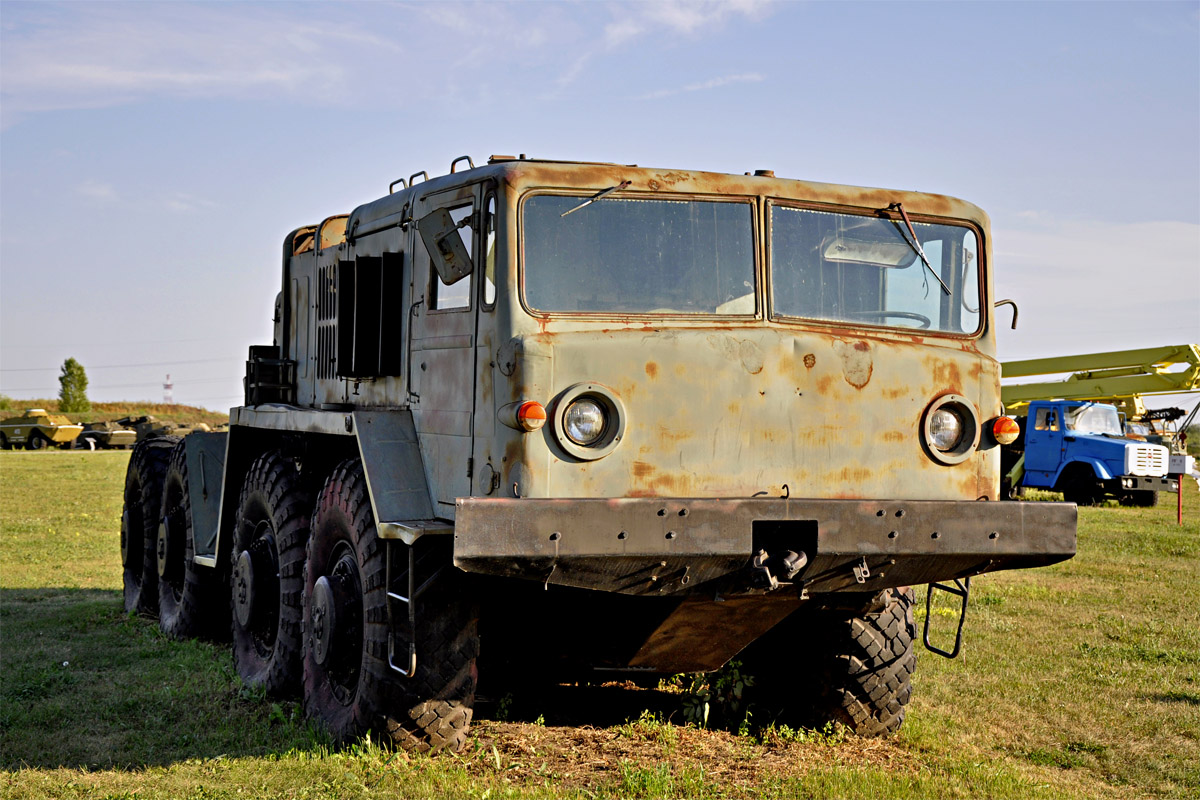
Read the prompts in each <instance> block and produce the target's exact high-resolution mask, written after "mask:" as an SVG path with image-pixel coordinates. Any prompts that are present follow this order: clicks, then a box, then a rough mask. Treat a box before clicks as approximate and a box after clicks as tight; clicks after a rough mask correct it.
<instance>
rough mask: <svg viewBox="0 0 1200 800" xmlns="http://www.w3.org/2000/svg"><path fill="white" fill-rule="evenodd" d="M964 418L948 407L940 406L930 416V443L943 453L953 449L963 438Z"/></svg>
mask: <svg viewBox="0 0 1200 800" xmlns="http://www.w3.org/2000/svg"><path fill="white" fill-rule="evenodd" d="M962 433H963V423H962V419H961V418H960V417H959V416H958V414H955V413H954V412H953V411H951V410H950V409H947V408H939V409H938V410H936V411H934V412H933V414H931V415H930V417H929V443H930V444H932V445H933V446H934V447H936V448H937V449H938V450H941V451H942V452H943V453H945V452H948V451H950V450H953V449H954V448H955V447H956V446H957V445H958V442H959V440H960V439H962Z"/></svg>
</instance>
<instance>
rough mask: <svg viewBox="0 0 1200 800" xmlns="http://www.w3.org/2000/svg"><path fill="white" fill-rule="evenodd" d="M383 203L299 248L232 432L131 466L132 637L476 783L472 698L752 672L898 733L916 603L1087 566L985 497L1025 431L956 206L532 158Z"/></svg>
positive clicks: (1068, 525)
mask: <svg viewBox="0 0 1200 800" xmlns="http://www.w3.org/2000/svg"><path fill="white" fill-rule="evenodd" d="M464 164H465V165H466V168H465V169H464V168H460V167H461V166H462V165H464ZM417 178H424V179H423V180H421V181H419V182H418V181H417ZM397 186H399V187H400V188H399V189H398V190H396V191H394V192H392V193H389V194H388V195H386V196H384V197H381V198H380V199H377V200H374V201H372V202H370V203H367V204H366V205H363V206H360V207H359V208H357V209H355V210H354V211H352V212H351V213H349V214H338V215H335V216H332V217H329V218H327V219H326V220H324V221H323V222H321V223H319V224H314V225H305V226H303V227H301V228H298V229H296V230H295V231H293V232H292V233H291V234H289V235H288V236H287V237H286V238H285V240H284V242H283V260H282V276H281V277H282V282H281V292H280V294H279V296H278V298H276V300H275V303H274V306H275V309H276V314H275V338H274V342H273V343H272V344H270V345H261V346H254V347H251V348H250V354H249V359H248V360H247V362H246V377H245V402H244V405H242V406H239V407H236V408H234V409H232V411H231V414H230V428H229V431H228V432H227V433H196V434H193V435H191V436H187V437H184V438H182V439H179V438H177V437H173V436H167V437H152V438H149V439H145V440H143V441H141V442H140V443H139V444H138V445H137V447H136V448H135V450H134V452H133V456H132V458H131V459H130V464H129V470H128V473H127V479H126V487H125V510H124V514H123V515H122V525H121V556H122V563H123V568H124V583H125V603H126V607H127V608H129V609H131V610H133V609H137V610H140V611H143V612H157V613H158V616H159V623H160V625H161V627H162V629H163V630H164V631H166V632H167V633H168V634H170V635H172V636H190V635H197V634H203V633H205V632H211V631H213V630H220V629H221V628H225V629H226V630H228V629H229V628H230V627H231V628H232V636H233V654H234V663H235V666H236V668H237V671H238V673H239V675H240V676H241V677H242V679H243V680H244V681H245V682H246V683H248V684H251V685H254V686H256V687H261V688H262V689H263V690H265V691H266V692H267V693H268V694H272V695H280V696H297V695H298V696H300V697H302V698H303V704H304V708H305V711H306V712H307V714H308V715H309V716H310V717H311V718H312V719H314V720H315V721H316V722H317V723H319V724H321V725H323V726H324V727H325V728H327V729H328V730H329V731H330V732H331V733H332V735H333V737H334V738H335V739H336V740H337V741H341V742H345V741H348V740H351V739H354V738H356V737H358V736H360V735H362V734H364V733H366V732H367V731H375V732H376V733H377V734H378V735H380V736H383V737H387V738H390V739H391V740H392V741H394V742H395V743H396V744H397V745H398V746H400V747H403V748H408V749H413V750H422V751H423V750H440V749H449V750H457V749H459V748H461V747H462V746H463V745H464V743H465V741H466V737H467V732H468V729H469V725H470V721H471V717H472V708H473V705H474V701H475V695H476V688H477V680H478V681H479V682H480V683H479V685H480V686H482V687H483V691H486V692H488V693H490V694H491V695H493V696H502V695H503V694H505V693H506V692H509V691H513V690H514V687H516V686H519V685H520V684H521V683H524V682H527V681H530V680H538V679H544V680H578V679H597V678H602V679H611V678H614V677H621V676H639V677H643V678H650V677H653V676H655V675H669V674H673V673H679V672H703V671H711V670H715V669H718V668H720V667H721V666H722V665H723V664H725V663H727V662H728V661H729V660H730V659H731V658H733V657H735V656H737V657H738V658H740V659H742V661H743V669H744V670H745V671H746V672H748V673H750V674H753V675H755V677H756V685H755V687H754V688H755V690H756V691H758V692H759V694H758V696H757V701H756V702H758V703H759V708H760V709H762V711H760V715H759V717H758V718H759V719H760V720H762V721H763V722H766V721H768V720H769V719H771V716H769V715H768V712H767V709H774V711H772V712H771V713H777V714H779V715H780V716H779V719H797V720H804V721H805V722H806V723H807V724H817V725H820V724H823V723H825V722H836V723H840V724H842V725H845V726H846V727H848V728H849V729H851V730H852V731H855V732H858V733H860V734H864V735H877V734H883V733H887V732H890V731H894V730H896V729H897V728H898V727H899V726H900V724H901V721H902V720H903V719H904V715H905V710H906V706H907V704H908V701H909V696H910V692H911V680H910V679H911V675H912V672H913V669H914V668H915V662H916V641H917V630H916V625H915V622H914V614H913V603H914V593H913V590H912V588H911V587H913V586H914V585H919V584H927V583H928V584H931V587H930V595H933V594H934V593H935V590H942V589H944V590H946V591H948V592H950V593H952V594H953V595H954V596H955V597H956V598H958V599H957V600H956V601H955V602H956V603H957V602H959V601H961V609H962V613H965V609H966V605H967V601H968V597H969V591H970V579H971V578H972V577H973V576H977V575H980V574H983V573H987V572H992V571H995V570H1002V569H1016V568H1026V567H1037V566H1042V565H1046V564H1053V563H1056V562H1059V561H1062V560H1064V559H1068V558H1070V557H1071V556H1072V555H1073V554H1074V552H1075V524H1076V507H1075V505H1074V504H1070V503H1037V504H1017V503H1000V502H986V501H996V500H998V499H999V491H1000V490H999V478H1000V474H999V469H1000V450H999V445H1000V443H1001V442H1003V441H1006V440H1008V439H1009V437H1010V436H1011V435H1013V429H1012V421H1011V419H1008V418H1007V417H1003V416H1002V414H1003V408H1002V406H1001V402H1000V366H999V363H998V362H997V360H996V352H995V350H996V343H995V332H994V331H995V324H994V315H993V295H992V276H993V272H994V269H995V267H994V264H993V261H992V241H991V232H990V224H989V221H988V218H987V216H986V215H985V214H984V213H983V211H981V210H980V209H979V208H977V207H975V206H973V205H971V204H970V203H966V202H963V201H961V200H956V199H954V198H950V197H946V196H941V195H931V194H920V193H914V192H906V191H893V190H883V189H866V188H858V187H852V186H834V185H828V184H820V183H808V182H803V181H797V180H787V179H780V178H777V177H775V175H774V174H773V173H771V172H770V171H759V172H755V173H754V174H750V173H747V174H745V175H724V174H715V173H705V172H690V171H683V170H658V169H646V168H638V167H636V166H627V165H620V164H595V163H579V162H552V161H539V160H532V159H526V158H525V157H524V156H522V157H520V158H514V157H507V156H493V157H492V159H491V160H490V161H489V162H488V164H486V165H485V166H481V167H478V168H476V167H475V166H474V164H473V163H472V162H471V160H470V159H469V158H467V157H465V156H464V157H462V158H459V159H456V160H455V161H454V162H453V163H452V164H451V167H450V172H449V174H447V175H444V176H441V177H438V178H432V179H431V178H429V177H428V175H427V174H426V173H423V172H422V173H418V174H417V175H414V176H412V178H410V179H408V180H399V181H396V182H395V183H394V184H393V185H392V187H391V188H392V189H395V188H396V187H397ZM942 582H952V583H942ZM231 601H232V621H231V620H230V608H231ZM935 616H938V615H936V614H927V615H926V624H927V626H928V621H929V619H930V618H932V617H935ZM958 622H959V627H958V633H957V635H956V636H955V637H954V640H953V646H947V647H938V646H937V645H935V644H933V643H932V642H931V640H930V634H929V629H928V627H926V630H925V633H924V637H923V638H924V641H925V644H926V646H927V647H929V648H930V649H932V650H934V651H935V652H939V653H941V654H942V655H947V656H953V655H955V654H957V652H958V649H959V645H960V644H961V633H962V625H961V623H962V617H961V616H960V617H959V620H958ZM935 633H936V632H935ZM949 635H953V634H949ZM935 638H936V637H935ZM489 686H490V687H491V688H490V689H489V688H488V687H489Z"/></svg>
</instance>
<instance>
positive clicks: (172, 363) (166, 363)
mask: <svg viewBox="0 0 1200 800" xmlns="http://www.w3.org/2000/svg"><path fill="white" fill-rule="evenodd" d="M216 361H225V362H228V361H230V359H228V358H197V359H193V360H191V361H153V362H150V363H146V364H105V365H103V366H100V367H85V369H87V370H93V369H131V368H133V367H173V366H175V365H176V364H212V363H214V362H216ZM58 369H59V368H58V367H29V368H25V369H0V372H56V371H58Z"/></svg>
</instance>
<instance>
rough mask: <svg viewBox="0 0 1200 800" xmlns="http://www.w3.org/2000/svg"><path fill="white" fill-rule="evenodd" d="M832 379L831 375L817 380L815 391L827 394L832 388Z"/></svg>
mask: <svg viewBox="0 0 1200 800" xmlns="http://www.w3.org/2000/svg"><path fill="white" fill-rule="evenodd" d="M833 381H834V377H833V376H832V375H824V376H822V377H820V378H818V379H817V391H818V392H820V393H821V394H829V390H830V388H832V386H833Z"/></svg>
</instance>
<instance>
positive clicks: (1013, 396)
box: [1000, 344, 1200, 420]
mask: <svg viewBox="0 0 1200 800" xmlns="http://www.w3.org/2000/svg"><path fill="white" fill-rule="evenodd" d="M1180 365H1183V368H1182V369H1180V368H1179V367H1180ZM1000 367H1001V375H1002V376H1003V377H1005V378H1026V377H1033V376H1037V375H1060V374H1062V373H1071V374H1070V375H1069V376H1068V377H1067V378H1063V379H1056V380H1048V381H1037V382H1033V383H1015V384H1010V385H1007V386H1002V387H1001V389H1000V398H1001V400H1002V401H1003V402H1004V407H1005V409H1007V411H1008V413H1010V414H1022V413H1024V409H1025V408H1026V407H1027V406H1028V405H1029V403H1030V401H1032V400H1052V399H1054V400H1094V401H1096V402H1101V403H1110V404H1112V405H1114V406H1116V407H1117V410H1118V411H1121V412H1124V414H1125V416H1126V418H1127V419H1130V420H1138V419H1141V418H1142V417H1143V416H1145V414H1146V407H1145V405H1144V404H1143V403H1142V397H1144V396H1146V395H1153V394H1178V393H1181V392H1195V391H1200V345H1195V344H1181V345H1173V346H1167V347H1149V348H1143V349H1141V350H1118V351H1114V352H1111V353H1091V354H1087V355H1077V356H1057V357H1054V358H1031V359H1026V360H1024V361H1006V362H1004V363H1003V364H1001V365H1000Z"/></svg>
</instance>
